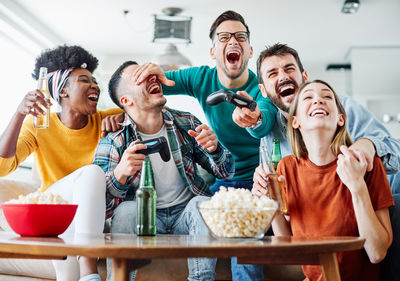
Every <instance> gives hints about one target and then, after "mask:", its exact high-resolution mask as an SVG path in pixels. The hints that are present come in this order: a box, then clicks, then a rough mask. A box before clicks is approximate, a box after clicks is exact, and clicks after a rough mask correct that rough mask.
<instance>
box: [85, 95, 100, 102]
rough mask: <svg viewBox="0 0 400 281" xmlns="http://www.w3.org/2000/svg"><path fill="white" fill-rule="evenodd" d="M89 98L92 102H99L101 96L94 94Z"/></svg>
mask: <svg viewBox="0 0 400 281" xmlns="http://www.w3.org/2000/svg"><path fill="white" fill-rule="evenodd" d="M88 98H89V99H90V100H93V101H97V100H98V99H99V96H98V95H94V94H92V95H89V96H88Z"/></svg>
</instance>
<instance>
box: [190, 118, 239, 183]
mask: <svg viewBox="0 0 400 281" xmlns="http://www.w3.org/2000/svg"><path fill="white" fill-rule="evenodd" d="M193 126H194V128H192V129H191V130H189V131H188V133H189V135H191V136H192V137H194V140H195V145H194V149H193V151H194V158H195V161H196V162H197V163H199V164H200V166H201V167H203V168H204V169H205V170H207V171H208V172H209V173H210V174H212V175H213V176H215V177H217V178H219V179H229V178H231V177H232V176H233V174H234V172H235V169H234V162H233V157H232V155H231V154H230V153H229V152H228V151H227V150H226V149H224V148H223V147H222V145H221V144H220V143H219V142H218V140H217V137H216V136H215V134H214V131H213V130H211V129H210V128H209V127H208V126H207V125H206V124H201V122H200V121H199V120H198V119H197V118H195V117H194V124H193Z"/></svg>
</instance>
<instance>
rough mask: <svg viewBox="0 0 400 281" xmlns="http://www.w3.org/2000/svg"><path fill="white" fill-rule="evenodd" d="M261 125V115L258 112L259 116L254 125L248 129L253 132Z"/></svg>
mask: <svg viewBox="0 0 400 281" xmlns="http://www.w3.org/2000/svg"><path fill="white" fill-rule="evenodd" d="M261 124H262V113H261V112H260V115H259V116H258V118H257V121H256V123H254V124H253V125H250V126H249V128H250V129H252V130H254V129H257V128H258V127H259V126H260V125H261Z"/></svg>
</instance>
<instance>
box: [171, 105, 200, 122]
mask: <svg viewBox="0 0 400 281" xmlns="http://www.w3.org/2000/svg"><path fill="white" fill-rule="evenodd" d="M163 111H164V114H167V115H169V117H172V119H178V120H185V119H192V120H194V119H197V118H196V117H195V116H194V115H193V114H192V113H190V112H187V111H182V110H177V109H173V108H169V107H165V108H164V109H163Z"/></svg>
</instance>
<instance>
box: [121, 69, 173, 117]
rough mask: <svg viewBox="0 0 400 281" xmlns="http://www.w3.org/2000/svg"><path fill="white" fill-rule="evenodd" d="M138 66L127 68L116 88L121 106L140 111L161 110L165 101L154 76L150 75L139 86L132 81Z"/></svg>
mask: <svg viewBox="0 0 400 281" xmlns="http://www.w3.org/2000/svg"><path fill="white" fill-rule="evenodd" d="M138 67H139V65H135V64H132V65H129V66H127V67H126V68H125V69H124V70H123V72H122V74H121V80H120V82H119V86H118V92H119V94H118V96H119V100H120V103H121V104H122V106H124V107H126V106H135V107H137V108H139V109H142V110H148V109H154V108H156V109H161V108H162V107H163V106H164V105H165V103H166V102H167V99H166V98H165V97H164V95H163V92H162V87H161V83H160V81H158V79H157V76H156V75H151V76H149V77H148V78H147V80H146V81H145V82H143V83H141V84H140V85H136V84H135V82H134V80H133V72H134V71H135V70H136V69H137V68H138Z"/></svg>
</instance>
